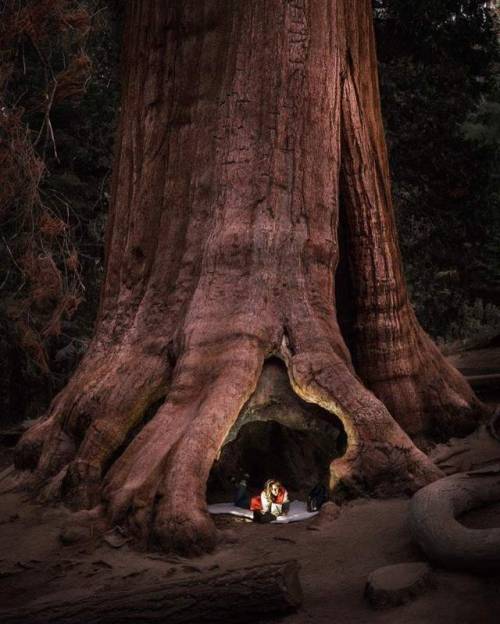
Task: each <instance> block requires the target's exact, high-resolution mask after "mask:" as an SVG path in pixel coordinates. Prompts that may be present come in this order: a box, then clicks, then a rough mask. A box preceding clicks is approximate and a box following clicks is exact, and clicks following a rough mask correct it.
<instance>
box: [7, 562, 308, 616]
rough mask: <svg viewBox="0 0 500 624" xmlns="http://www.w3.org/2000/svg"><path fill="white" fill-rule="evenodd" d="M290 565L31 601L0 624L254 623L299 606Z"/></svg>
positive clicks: (296, 581) (294, 565)
mask: <svg viewBox="0 0 500 624" xmlns="http://www.w3.org/2000/svg"><path fill="white" fill-rule="evenodd" d="M298 568H299V566H298V564H297V562H296V561H286V562H282V563H281V562H280V563H271V564H267V565H259V566H255V567H252V568H241V569H239V570H231V571H229V572H225V573H223V574H217V575H213V576H211V577H209V578H205V579H203V580H199V579H184V580H181V581H177V582H175V583H167V584H165V585H160V586H158V585H156V586H147V585H146V586H144V585H143V586H140V585H139V586H136V587H134V588H127V589H126V590H123V591H114V592H110V591H107V592H105V593H104V592H101V593H97V594H96V593H89V592H88V590H87V591H85V590H84V591H81V592H80V593H78V594H77V595H75V596H72V597H71V599H69V598H67V599H66V600H61V595H60V594H56V595H55V596H54V597H50V596H49V597H45V598H43V599H42V600H35V601H34V602H32V603H31V604H29V605H27V606H26V607H24V608H23V609H16V611H15V612H13V611H6V610H1V611H0V616H1V617H2V622H3V624H46V623H47V622H50V623H51V624H57V623H61V624H82V622H85V624H122V623H123V622H134V624H153V623H154V622H169V624H181V623H185V624H189V623H191V622H223V621H231V622H255V621H256V618H270V617H273V616H274V617H278V616H283V615H287V614H290V613H291V612H293V611H295V610H297V608H298V607H300V605H301V604H302V588H301V586H300V581H299V577H298Z"/></svg>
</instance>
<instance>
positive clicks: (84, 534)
mask: <svg viewBox="0 0 500 624" xmlns="http://www.w3.org/2000/svg"><path fill="white" fill-rule="evenodd" d="M88 537H89V531H88V529H87V528H85V527H74V526H67V527H64V528H63V529H62V530H61V532H60V533H59V539H60V541H61V543H62V544H64V545H65V546H69V545H70V544H76V543H77V542H82V541H83V540H86V539H88Z"/></svg>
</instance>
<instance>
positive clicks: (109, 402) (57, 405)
mask: <svg viewBox="0 0 500 624" xmlns="http://www.w3.org/2000/svg"><path fill="white" fill-rule="evenodd" d="M113 355H114V356H115V357H111V356H110V357H108V358H101V361H100V366H97V365H95V366H90V365H89V363H88V362H83V363H82V366H81V369H80V370H79V371H77V373H76V374H75V375H74V377H73V378H72V380H71V381H70V383H69V384H68V386H67V388H66V389H65V390H64V391H63V392H62V393H61V394H59V395H58V396H57V397H56V399H55V400H54V402H53V404H52V405H51V408H50V410H49V414H48V417H47V418H46V419H45V420H43V421H41V422H40V423H38V424H37V425H35V427H33V428H32V429H30V430H29V431H28V432H27V433H26V434H25V435H24V436H23V438H22V439H21V441H20V443H19V445H18V447H17V449H16V466H17V467H19V468H21V469H27V468H28V469H31V470H33V471H34V474H33V477H32V479H31V481H32V485H33V489H36V490H37V491H38V492H39V493H40V495H41V497H42V498H44V499H46V498H47V497H48V496H50V497H53V498H55V499H59V498H60V497H64V498H65V499H66V501H67V502H68V503H70V504H71V505H72V506H74V507H77V508H82V507H84V508H90V507H93V506H94V505H96V504H97V503H98V502H99V499H100V486H101V481H102V476H103V471H104V470H105V468H106V467H107V462H108V461H109V460H110V458H111V457H112V455H113V453H114V452H116V450H117V449H118V448H119V447H120V446H121V445H122V444H123V443H124V441H125V439H126V436H127V434H128V433H129V432H130V431H131V430H132V429H133V428H134V427H135V426H137V424H138V423H139V422H140V419H141V418H142V416H143V414H144V412H145V410H146V408H147V407H148V405H149V404H151V403H152V402H153V401H154V400H155V399H157V398H158V396H159V395H160V394H161V393H162V392H165V389H164V370H163V369H164V364H163V363H162V362H161V361H160V359H159V358H152V357H149V358H145V357H144V354H142V357H141V362H142V366H141V367H140V368H137V366H136V358H137V357H139V355H140V354H139V353H137V350H134V349H131V348H123V349H122V350H120V351H119V352H118V353H115V354H113ZM115 358H116V359H115ZM160 367H161V368H160Z"/></svg>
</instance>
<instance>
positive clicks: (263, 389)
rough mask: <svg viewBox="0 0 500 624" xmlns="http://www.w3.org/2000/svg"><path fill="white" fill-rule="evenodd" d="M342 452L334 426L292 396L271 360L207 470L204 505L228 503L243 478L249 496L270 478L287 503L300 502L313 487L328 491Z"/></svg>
mask: <svg viewBox="0 0 500 624" xmlns="http://www.w3.org/2000/svg"><path fill="white" fill-rule="evenodd" d="M346 446H347V438H346V434H345V431H344V428H343V426H342V424H341V422H340V420H338V419H337V418H336V417H335V416H334V415H333V414H330V413H329V412H327V411H326V410H324V409H323V408H321V407H319V406H317V405H313V404H311V403H306V402H305V401H303V400H302V399H300V398H299V397H298V396H296V395H295V394H294V393H293V391H292V388H291V386H290V382H289V380H288V374H287V371H286V368H285V365H284V364H283V363H282V362H281V361H280V360H278V359H277V358H271V359H269V360H267V361H266V363H265V365H264V369H263V371H262V375H261V378H260V380H259V383H258V386H257V388H256V390H255V392H254V394H253V396H252V397H251V399H250V400H249V401H248V403H247V404H246V405H245V406H244V408H243V409H242V411H241V413H240V415H239V417H238V419H237V421H236V422H235V424H234V425H233V427H232V428H231V430H230V432H229V433H228V435H227V438H226V441H225V442H224V445H223V447H222V449H221V452H220V454H219V457H218V458H217V460H216V461H215V462H214V464H213V466H212V470H211V473H210V477H209V479H208V484H207V500H208V502H209V503H215V502H223V501H230V500H232V497H233V495H234V492H235V481H237V480H239V479H240V478H241V477H242V476H243V475H244V474H248V475H249V479H248V485H249V492H250V494H256V493H258V492H259V491H260V490H261V489H262V486H263V485H264V483H265V481H266V480H267V479H270V478H276V479H279V480H280V481H281V482H282V483H283V484H284V485H285V487H286V488H287V489H288V491H289V492H290V494H291V496H292V497H293V498H299V499H302V500H305V499H306V498H307V494H308V492H309V491H310V490H311V489H312V488H313V487H314V486H315V485H316V484H317V483H320V482H321V483H324V484H325V485H326V486H328V484H329V477H330V464H331V462H332V461H333V460H334V459H335V458H337V457H340V456H341V455H343V453H344V452H345V449H346Z"/></svg>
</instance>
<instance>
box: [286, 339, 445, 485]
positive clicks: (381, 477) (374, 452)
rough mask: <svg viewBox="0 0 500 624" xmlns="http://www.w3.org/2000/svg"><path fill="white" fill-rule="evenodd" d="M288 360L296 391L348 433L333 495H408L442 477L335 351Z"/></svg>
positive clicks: (333, 478)
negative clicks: (331, 416)
mask: <svg viewBox="0 0 500 624" xmlns="http://www.w3.org/2000/svg"><path fill="white" fill-rule="evenodd" d="M285 357H286V360H287V366H288V370H289V375H290V380H291V383H292V387H293V389H294V391H295V392H296V393H297V394H298V395H299V396H300V397H301V398H302V399H304V400H305V401H309V402H313V403H317V404H318V405H321V407H323V408H324V409H326V410H328V411H329V412H331V413H332V414H335V415H336V416H337V417H338V418H340V420H341V421H342V423H343V425H344V428H345V431H346V433H347V439H348V447H347V451H346V453H345V455H344V456H343V457H341V458H339V459H336V460H334V461H333V462H332V464H331V471H330V472H331V480H330V488H331V490H332V491H333V492H334V494H336V495H337V496H353V495H367V494H375V495H379V496H391V495H392V496H394V495H400V494H408V493H412V492H415V491H416V490H418V489H419V488H421V487H422V486H423V485H426V484H427V483H430V482H432V481H434V480H436V479H438V478H440V477H441V476H442V472H441V471H440V470H439V469H438V468H437V467H436V466H435V465H434V464H433V463H432V462H431V461H430V460H429V458H428V457H427V456H426V455H425V454H424V453H422V452H421V451H420V450H419V449H418V448H417V447H416V446H415V445H414V444H413V442H412V441H411V440H410V438H409V437H408V436H407V435H406V434H405V432H404V431H403V430H402V429H401V428H400V427H399V425H398V424H397V423H396V422H395V420H394V419H393V418H392V416H391V415H390V414H389V412H388V411H387V409H386V408H385V407H384V405H383V404H382V403H381V402H380V401H378V400H377V399H376V397H375V396H373V395H372V394H371V393H370V392H369V391H368V390H367V389H366V388H365V387H364V386H363V385H362V384H361V383H360V382H359V381H358V379H357V378H356V377H355V376H354V375H353V374H352V372H351V371H350V370H349V368H348V367H347V365H346V364H345V363H344V361H343V360H342V359H341V358H340V357H339V356H338V355H336V354H335V353H334V352H333V350H328V349H325V350H324V351H316V352H314V353H301V354H295V355H292V354H290V353H286V351H285Z"/></svg>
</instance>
